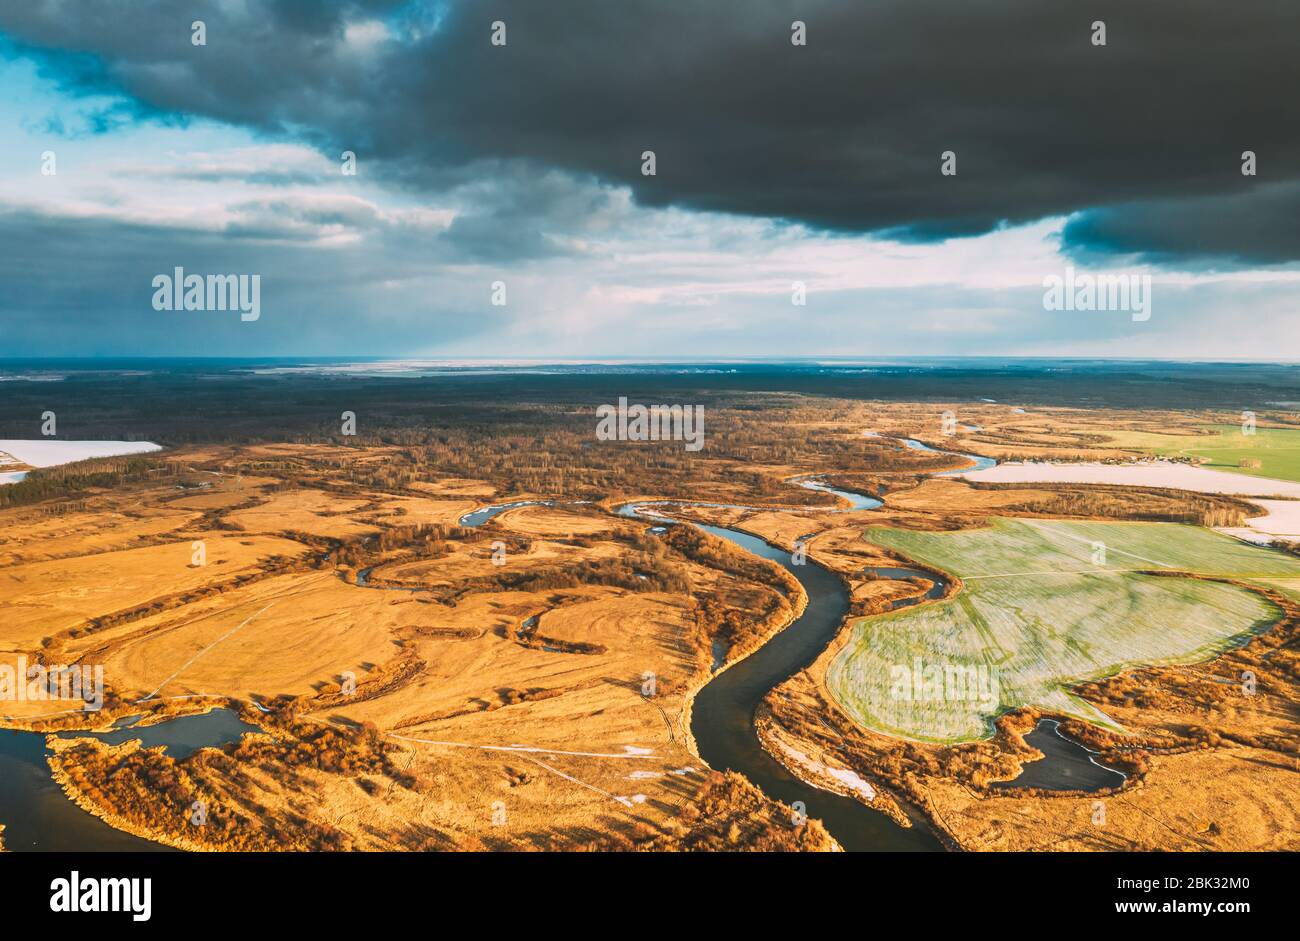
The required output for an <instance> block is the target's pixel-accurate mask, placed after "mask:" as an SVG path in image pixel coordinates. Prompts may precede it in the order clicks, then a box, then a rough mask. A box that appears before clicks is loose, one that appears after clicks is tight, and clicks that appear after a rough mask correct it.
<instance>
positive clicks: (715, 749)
mask: <svg viewBox="0 0 1300 941" xmlns="http://www.w3.org/2000/svg"><path fill="white" fill-rule="evenodd" d="M915 445H918V446H920V447H921V448H925V449H927V450H933V449H929V448H926V446H925V445H921V444H920V442H915ZM911 446H914V445H912V444H909V447H911ZM967 456H968V457H970V458H971V459H972V460H975V461H976V462H977V463H978V464H979V466H980V467H984V466H988V464H989V463H991V462H989V461H988V459H987V458H978V457H976V456H974V455H967ZM974 469H978V468H967V470H974ZM950 473H951V472H950ZM791 483H792V484H794V485H796V486H800V487H803V488H805V489H808V490H816V491H819V492H822V493H830V494H832V495H834V496H837V497H839V498H842V499H843V500H845V501H847V503H848V506H847V507H845V508H844V509H843V510H842V512H850V511H853V510H865V509H873V508H875V507H878V506H881V505H882V503H881V501H880V500H878V499H876V498H874V497H868V496H864V495H862V494H858V493H851V492H849V491H844V490H837V489H836V488H834V487H832V486H830V485H829V484H827V483H826V482H825V481H824V480H823V479H822V478H821V477H820V476H818V475H810V476H804V477H800V478H796V479H794V480H792V481H791ZM582 502H585V501H582ZM534 505H556V503H555V502H554V501H547V500H526V501H516V502H514V503H507V504H498V505H494V506H487V507H483V508H481V509H478V510H475V511H473V512H471V513H468V514H466V515H465V516H463V517H462V518H461V520H460V524H461V525H462V526H467V527H474V526H481V525H482V524H484V523H486V522H487V521H488V520H490V519H492V518H494V517H495V516H497V515H499V514H500V513H504V512H506V511H507V510H510V509H515V508H517V507H522V506H534ZM682 506H712V507H727V506H730V505H729V504H710V503H688V502H681V501H644V502H640V503H637V504H628V505H626V506H624V507H621V508H620V510H619V512H620V513H621V514H622V515H625V516H631V517H636V518H640V519H646V520H650V521H654V522H658V523H676V522H677V521H675V520H672V519H671V518H670V517H667V516H663V515H660V514H659V513H657V512H656V510H660V509H663V510H667V509H671V508H673V507H682ZM743 509H763V508H761V507H744V508H743ZM768 509H771V508H768ZM822 512H826V511H824V510H823V511H822ZM693 525H698V526H700V528H701V529H703V530H705V531H706V532H709V533H711V534H713V535H715V536H718V537H720V538H722V539H726V540H727V541H728V542H731V543H733V544H734V545H736V546H739V547H740V548H742V549H745V550H746V551H748V552H752V553H754V554H755V555H758V556H762V557H763V558H766V559H771V560H772V561H774V562H776V563H777V564H778V565H781V566H782V567H784V568H785V569H786V570H787V571H789V572H790V573H791V574H792V575H793V576H794V577H795V578H796V579H798V581H799V583H800V584H801V585H802V586H803V589H804V591H805V592H806V593H807V596H808V606H807V608H805V610H804V612H803V614H802V615H800V617H798V618H796V619H795V620H794V621H793V622H792V623H791V624H790V625H789V626H788V627H786V628H785V629H784V630H782V631H780V632H779V633H777V634H776V635H775V636H774V637H773V638H772V639H771V640H769V641H768V642H767V643H766V644H764V645H763V646H762V647H760V648H759V649H758V650H757V651H755V652H754V653H752V654H750V655H749V656H747V657H745V658H744V659H742V660H740V661H738V662H736V663H735V664H733V665H732V666H731V667H729V668H727V669H724V670H721V671H719V672H718V673H717V674H716V675H715V676H714V677H713V678H712V679H711V680H709V682H708V683H706V684H705V685H704V686H703V688H701V689H700V691H699V692H698V693H697V694H696V697H695V702H694V707H693V712H692V719H691V732H692V734H693V735H694V737H695V741H696V744H697V747H698V749H699V753H700V757H701V758H702V759H703V760H704V761H705V762H707V763H708V764H709V765H710V767H713V768H717V769H724V768H730V769H733V770H735V771H737V772H739V773H740V774H743V775H744V776H745V777H746V778H748V779H749V780H750V781H752V782H753V783H754V784H755V785H757V786H758V787H759V788H761V789H762V790H763V791H764V792H765V793H767V794H768V795H769V796H771V797H774V798H776V799H778V800H781V801H784V802H785V803H787V804H791V805H794V804H796V803H802V805H803V808H804V810H805V812H806V813H807V815H808V816H809V817H812V818H818V819H820V820H822V821H823V823H825V825H826V827H827V828H828V830H829V831H830V832H831V834H832V835H833V836H834V837H835V839H836V840H837V841H838V842H839V843H840V845H841V846H843V847H844V848H845V849H846V850H938V849H941V848H942V847H941V845H940V843H939V841H938V839H937V838H936V837H935V836H934V834H933V833H932V832H931V831H930V830H929V829H928V828H927V827H926V826H925V825H924V824H923V823H919V825H917V826H914V827H912V828H910V829H907V828H903V827H899V826H897V825H896V824H894V823H893V822H892V821H891V820H890V819H889V818H887V817H886V816H885V815H883V814H880V813H876V812H874V811H871V810H869V809H868V808H866V807H865V806H863V804H861V803H860V802H859V801H857V800H854V799H852V798H848V797H841V796H839V795H837V794H833V793H831V792H829V791H824V790H821V789H820V788H816V787H813V786H811V785H809V784H806V783H804V782H803V781H802V780H800V779H799V778H797V777H795V776H794V775H793V774H791V773H790V772H789V771H787V770H786V768H785V766H784V765H782V764H781V763H780V762H778V761H776V760H775V759H774V758H772V757H771V756H770V755H769V754H768V753H767V752H766V751H764V750H763V748H762V746H761V745H760V744H759V742H758V737H757V733H756V731H755V729H754V710H755V709H756V707H757V706H758V704H759V702H760V701H761V700H762V698H763V697H764V696H765V695H766V694H767V692H768V691H769V690H771V689H772V688H773V687H775V686H777V685H779V684H780V683H782V682H784V681H785V680H787V679H789V678H790V677H791V676H793V675H794V674H795V673H797V672H798V671H800V670H802V669H804V668H805V667H807V666H808V665H809V664H811V663H812V662H813V660H815V659H816V658H817V657H818V656H819V655H820V654H821V652H822V651H823V650H825V648H826V646H827V645H828V644H829V643H830V642H831V640H832V639H834V637H835V635H836V634H837V633H838V631H839V629H840V625H841V623H842V622H843V620H844V617H845V616H846V615H847V614H848V609H849V600H848V594H847V592H846V591H845V588H844V585H843V583H842V582H841V581H840V579H839V577H838V576H836V575H835V574H834V573H832V572H830V571H829V570H827V569H825V568H822V567H821V566H819V565H817V564H815V563H812V562H808V563H807V564H804V565H795V564H794V563H793V559H792V557H791V555H790V553H788V552H785V551H784V550H782V549H779V548H777V547H775V546H772V545H769V544H768V543H766V542H764V541H763V540H762V539H759V538H758V537H756V536H751V535H749V534H748V533H743V532H740V531H739V530H733V529H726V528H723V527H719V526H709V525H704V524H698V523H696V524H693ZM368 572H369V570H366V572H365V573H362V574H361V578H360V579H359V584H361V585H363V586H365V574H368ZM877 574H878V575H880V576H881V577H886V578H908V577H911V576H915V575H921V576H923V577H929V578H932V577H933V576H931V575H929V573H924V572H918V571H916V570H912V569H904V568H898V569H892V568H891V569H880V570H877ZM365 587H370V586H365ZM935 591H938V593H939V594H942V592H943V586H942V585H941V584H936V585H935V586H934V587H933V588H932V589H931V593H929V594H927V597H931V596H933V592H935ZM917 600H919V599H917ZM904 603H915V601H908V602H904ZM247 731H256V729H255V728H254V727H253V726H249V725H246V724H245V723H243V722H241V721H240V720H239V719H238V717H237V716H235V714H234V713H232V712H230V711H229V710H226V709H216V710H212V711H211V712H209V713H205V714H204V715H199V716H185V717H180V718H176V719H171V720H169V721H167V722H165V723H160V724H158V725H155V726H148V727H143V728H132V727H127V726H126V725H125V724H124V723H119V725H118V727H115V728H114V730H113V731H111V732H105V733H85V732H83V733H76V734H78V735H93V736H95V737H99V738H103V739H105V740H107V741H110V742H118V741H125V740H127V739H133V738H138V739H142V740H143V742H144V744H145V745H146V746H150V745H164V746H166V747H167V750H168V754H170V755H172V756H173V757H176V758H182V757H184V756H185V755H187V754H190V753H191V752H193V751H194V750H195V749H197V748H202V747H205V746H219V745H222V744H225V743H227V742H232V741H237V740H238V739H239V738H240V736H241V735H242V734H243V733H244V732H247ZM48 754H49V751H48V748H47V746H46V737H45V735H44V734H42V733H35V732H23V731H14V730H8V729H0V824H3V825H4V826H5V831H4V841H5V847H6V849H9V850H11V851H30V850H38V851H49V850H65V851H113V850H118V851H121V850H130V851H136V852H142V851H150V852H157V851H166V850H168V849H169V848H168V847H165V846H162V845H161V844H158V843H154V842H151V841H149V840H145V839H142V838H140V837H136V836H133V835H131V834H129V833H124V832H122V831H120V830H116V829H114V828H113V827H111V826H109V825H108V824H107V823H105V822H104V821H102V820H100V819H98V818H97V817H95V816H93V815H92V814H89V813H87V812H86V811H84V810H82V809H81V808H80V807H78V806H77V805H76V804H75V803H73V802H72V801H70V800H68V798H67V796H66V795H65V794H64V793H63V791H62V789H61V788H60V787H59V786H58V785H57V784H56V783H55V782H54V780H53V778H52V777H51V775H50V769H49V766H48V764H47V763H46V758H47V757H48Z"/></svg>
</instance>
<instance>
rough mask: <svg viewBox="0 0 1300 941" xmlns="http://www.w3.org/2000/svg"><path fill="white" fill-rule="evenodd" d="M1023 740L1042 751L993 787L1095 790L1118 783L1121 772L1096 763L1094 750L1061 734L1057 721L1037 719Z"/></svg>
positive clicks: (1122, 777)
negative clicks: (1036, 722)
mask: <svg viewBox="0 0 1300 941" xmlns="http://www.w3.org/2000/svg"><path fill="white" fill-rule="evenodd" d="M1025 741H1026V742H1028V743H1029V744H1030V745H1032V746H1033V747H1034V748H1037V749H1038V750H1039V751H1040V752H1042V753H1043V757H1042V758H1040V759H1038V760H1037V761H1031V762H1029V763H1028V764H1026V765H1023V766H1022V767H1021V769H1020V775H1019V777H1017V778H1016V779H1015V780H1013V781H997V782H995V783H994V784H993V787H995V788H1018V787H1037V788H1042V789H1043V790H1047V791H1099V790H1101V789H1102V788H1107V787H1119V786H1120V785H1121V784H1123V783H1124V781H1125V778H1126V776H1125V774H1124V773H1123V772H1122V771H1116V770H1115V769H1114V768H1107V767H1106V766H1105V765H1102V764H1098V763H1097V761H1096V759H1095V758H1093V755H1095V754H1096V752H1093V751H1090V750H1089V749H1087V748H1084V747H1083V746H1082V745H1080V744H1079V743H1078V742H1076V741H1073V740H1072V739H1068V738H1066V737H1065V736H1064V735H1062V734H1061V723H1060V722H1058V721H1056V720H1055V719H1039V720H1038V725H1036V726H1034V730H1033V731H1032V732H1030V733H1029V734H1028V735H1026V736H1025Z"/></svg>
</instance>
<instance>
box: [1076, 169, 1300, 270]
mask: <svg viewBox="0 0 1300 941" xmlns="http://www.w3.org/2000/svg"><path fill="white" fill-rule="evenodd" d="M1297 220H1300V183H1278V184H1274V185H1271V186H1270V185H1264V186H1261V185H1255V184H1253V183H1252V182H1250V181H1249V180H1248V179H1243V180H1242V181H1241V183H1240V184H1239V185H1238V187H1236V189H1235V192H1233V191H1231V190H1230V191H1229V193H1225V194H1220V195H1213V196H1201V197H1195V198H1188V199H1165V200H1154V201H1151V202H1146V203H1142V204H1129V205H1124V206H1115V207H1110V208H1103V209H1095V210H1090V211H1088V212H1084V213H1081V214H1079V215H1078V216H1076V217H1074V218H1072V219H1071V220H1070V221H1069V222H1068V223H1067V224H1066V226H1065V230H1064V232H1063V233H1062V235H1063V243H1064V246H1065V248H1066V250H1067V251H1069V252H1070V253H1072V254H1074V255H1075V256H1076V257H1085V256H1087V255H1090V254H1094V253H1095V254H1103V255H1105V254H1111V253H1117V252H1118V253H1125V254H1129V253H1131V254H1134V255H1137V256H1139V257H1140V258H1141V260H1143V261H1147V262H1151V263H1155V264H1160V263H1164V262H1169V261H1172V260H1175V259H1177V260H1179V261H1180V262H1182V263H1183V264H1187V263H1189V262H1193V263H1194V262H1200V263H1201V264H1202V265H1204V266H1213V265H1215V264H1217V263H1221V262H1224V261H1227V262H1237V263H1242V264H1246V263H1251V262H1254V263H1263V264H1268V263H1282V262H1288V261H1292V260H1294V259H1295V258H1296V242H1297V238H1300V232H1298V230H1300V222H1298V221H1297Z"/></svg>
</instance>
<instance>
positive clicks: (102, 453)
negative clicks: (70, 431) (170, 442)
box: [0, 438, 162, 485]
mask: <svg viewBox="0 0 1300 941" xmlns="http://www.w3.org/2000/svg"><path fill="white" fill-rule="evenodd" d="M161 450H162V447H161V446H160V445H157V444H154V443H153V442H152V441H60V440H58V439H56V438H35V439H30V440H22V439H13V438H10V439H3V438H0V467H5V466H6V465H8V466H14V465H18V466H21V465H26V466H28V467H57V466H58V465H60V464H71V463H72V462H73V461H84V460H86V459H87V458H92V457H117V456H118V455H122V454H144V453H147V452H149V451H161ZM26 476H27V472H26V471H9V472H7V473H0V485H3V484H16V483H18V481H20V480H22V479H23V478H24V477H26Z"/></svg>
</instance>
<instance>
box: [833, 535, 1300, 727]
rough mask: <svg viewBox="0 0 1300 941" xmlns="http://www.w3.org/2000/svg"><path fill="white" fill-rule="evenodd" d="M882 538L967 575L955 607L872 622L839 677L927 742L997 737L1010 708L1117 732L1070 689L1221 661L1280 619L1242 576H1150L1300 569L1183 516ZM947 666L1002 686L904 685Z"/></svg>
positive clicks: (856, 639) (860, 702)
mask: <svg viewBox="0 0 1300 941" xmlns="http://www.w3.org/2000/svg"><path fill="white" fill-rule="evenodd" d="M868 538H870V539H871V540H872V541H873V542H876V543H878V544H879V545H882V546H885V547H887V548H889V549H893V550H895V551H897V552H900V553H902V554H903V555H905V556H907V557H909V558H911V559H915V560H917V561H919V562H922V563H924V564H926V565H930V566H933V567H935V568H938V569H942V570H944V571H946V572H949V573H952V574H955V575H957V576H959V577H961V578H962V579H963V581H964V588H963V590H962V592H961V593H960V594H959V595H958V596H957V597H955V598H953V599H951V600H949V601H947V602H940V603H936V604H930V605H924V606H921V607H916V608H908V609H903V610H900V611H898V612H895V613H892V614H887V615H883V616H879V617H873V618H866V619H863V620H862V621H859V622H857V623H856V624H855V625H854V626H853V628H852V631H853V633H852V637H851V639H850V641H849V643H848V644H847V645H846V647H845V648H844V650H843V651H841V653H840V654H839V655H838V656H837V657H836V658H835V660H834V661H833V662H832V664H831V666H830V669H829V671H828V673H827V685H828V687H829V688H830V691H831V693H832V695H833V696H834V697H835V698H836V700H837V701H838V702H839V703H840V704H841V705H842V706H843V707H844V708H845V709H846V710H847V711H848V712H849V714H850V715H852V716H853V717H854V718H855V719H856V720H857V721H858V722H860V723H861V724H862V725H863V726H865V727H867V728H872V729H877V730H879V731H883V732H887V733H889V734H893V735H900V736H903V737H906V738H913V739H920V740H926V741H939V742H959V741H970V740H974V739H979V738H984V737H987V736H988V735H989V734H991V732H992V720H993V719H994V718H995V717H996V716H997V715H998V714H1000V713H1002V712H1005V711H1007V710H1009V709H1014V708H1017V707H1020V706H1025V705H1036V706H1039V707H1042V708H1044V709H1050V710H1053V711H1056V712H1060V713H1064V714H1067V715H1075V716H1079V717H1081V718H1085V719H1087V720H1089V721H1093V722H1097V723H1100V724H1103V725H1109V726H1111V727H1115V725H1114V723H1113V722H1112V721H1111V720H1110V719H1108V718H1107V717H1106V716H1104V715H1102V714H1100V713H1099V712H1097V710H1096V709H1094V708H1092V707H1091V706H1089V705H1088V704H1087V703H1084V702H1083V701H1081V700H1079V699H1078V698H1077V697H1074V696H1073V695H1071V694H1070V693H1069V692H1068V687H1070V686H1072V685H1075V684H1077V683H1079V682H1081V681H1084V680H1087V679H1091V678H1095V677H1099V676H1107V675H1111V674H1114V673H1116V672H1119V671H1120V670H1122V669H1125V668H1126V667H1130V666H1136V665H1142V664H1166V663H1190V662H1196V661H1199V660H1204V659H1208V658H1210V657H1213V656H1214V655H1215V654H1216V653H1218V652H1219V651H1221V650H1223V649H1225V648H1227V647H1230V646H1232V645H1233V644H1235V643H1237V642H1239V641H1240V640H1242V639H1244V638H1245V637H1246V636H1248V635H1249V634H1251V633H1253V632H1255V631H1258V630H1260V629H1262V628H1263V627H1265V626H1267V625H1268V624H1270V623H1272V621H1274V620H1275V619H1276V617H1277V615H1278V611H1277V609H1276V607H1275V606H1274V605H1272V604H1270V603H1269V602H1268V601H1267V600H1265V599H1263V598H1261V597H1259V596H1258V595H1255V594H1253V593H1251V592H1249V591H1246V590H1244V589H1241V588H1238V587H1235V586H1232V585H1226V584H1222V583H1218V582H1210V581H1204V580H1197V579H1190V578H1177V577H1167V576H1159V575H1149V574H1140V572H1139V571H1138V570H1146V571H1160V570H1170V571H1188V572H1195V573H1199V574H1206V575H1220V576H1233V577H1240V578H1247V577H1250V578H1255V579H1261V580H1263V579H1287V578H1298V577H1300V559H1296V558H1294V557H1292V556H1289V555H1286V554H1285V553H1281V552H1277V551H1273V550H1269V549H1262V548H1258V547H1255V546H1249V545H1246V544H1244V543H1241V542H1238V541H1237V540H1234V539H1231V538H1229V537H1227V536H1223V535H1220V534H1218V533H1215V532H1213V531H1211V530H1207V529H1202V528H1200V527H1194V526H1183V525H1179V524H1173V523H1089V522H1081V523H1074V522H1062V521H1054V520H1053V521H1049V520H995V521H994V523H993V525H992V526H990V527H989V528H987V529H980V530H967V531H962V532H956V533H933V532H914V531H908V530H898V529H889V528H884V527H877V528H873V529H871V530H869V532H868ZM1097 543H1101V544H1104V546H1105V550H1104V556H1103V555H1102V554H1101V553H1100V552H1099V547H1098V546H1097V545H1096V544H1097ZM918 658H919V660H918ZM947 667H961V668H963V669H967V670H969V669H971V668H974V669H975V670H977V671H979V672H977V673H969V672H968V673H966V674H965V676H966V677H967V678H971V677H982V678H988V679H992V680H993V681H994V684H993V685H991V686H989V687H987V688H985V689H983V690H981V689H979V688H976V690H975V691H974V694H972V691H971V690H970V689H968V688H965V687H958V688H951V687H949V686H948V685H947V684H945V686H944V689H943V691H942V692H939V693H938V695H935V693H936V692H937V691H936V690H935V689H934V688H933V687H931V688H929V689H926V688H925V687H924V684H923V686H922V689H921V691H920V694H919V695H918V694H917V691H916V690H915V689H908V688H907V684H906V683H903V682H902V680H903V679H904V678H906V679H907V680H909V681H910V680H911V679H913V678H916V677H920V678H922V679H926V678H927V676H928V677H929V678H930V679H933V678H934V675H935V674H934V673H933V669H934V668H937V669H938V670H940V671H942V670H943V669H945V668H947ZM927 671H930V672H929V673H928V674H927ZM954 693H955V694H956V695H955V696H954ZM980 693H986V694H987V693H991V695H983V696H981V695H979V694H980Z"/></svg>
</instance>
